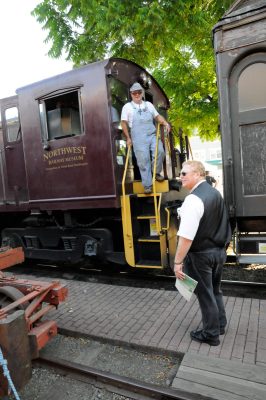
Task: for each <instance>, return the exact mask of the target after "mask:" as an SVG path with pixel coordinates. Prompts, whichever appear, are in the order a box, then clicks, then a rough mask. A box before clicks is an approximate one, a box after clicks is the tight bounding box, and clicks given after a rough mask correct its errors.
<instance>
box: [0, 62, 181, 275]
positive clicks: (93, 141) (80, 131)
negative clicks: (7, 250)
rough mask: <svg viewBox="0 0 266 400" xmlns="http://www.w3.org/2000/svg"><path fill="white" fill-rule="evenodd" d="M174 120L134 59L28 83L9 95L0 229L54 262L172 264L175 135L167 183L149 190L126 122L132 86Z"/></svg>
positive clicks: (0, 166)
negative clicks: (139, 87) (124, 113)
mask: <svg viewBox="0 0 266 400" xmlns="http://www.w3.org/2000/svg"><path fill="white" fill-rule="evenodd" d="M133 82H139V83H140V84H141V85H142V86H143V88H144V89H145V99H146V100H147V101H150V102H152V103H153V104H154V106H155V107H156V108H157V110H158V111H159V113H160V114H162V115H163V116H164V117H166V118H167V110H168V108H169V100H168V98H167V96H166V94H165V93H164V91H163V90H162V88H161V87H160V86H159V84H158V83H157V82H156V80H155V79H154V78H153V77H152V76H151V75H150V74H149V73H148V72H147V71H146V70H145V69H143V68H142V67H141V66H139V65H137V64H136V63H134V62H131V61H128V60H125V59H121V58H110V59H107V60H104V61H99V62H95V63H92V64H89V65H86V66H83V67H81V68H77V69H73V70H71V71H69V72H66V73H63V74H60V75H58V76H55V77H51V78H48V79H45V80H42V81H40V82H37V83H34V84H31V85H28V86H25V87H22V88H20V89H18V90H17V91H16V93H17V95H16V96H12V97H9V98H5V99H2V100H0V107H1V124H0V126H1V131H0V140H1V162H0V228H1V235H2V245H4V246H12V247H17V246H21V247H22V248H23V250H24V253H25V257H26V259H34V260H47V261H52V262H58V261H60V262H62V261H63V262H68V263H77V262H81V261H84V260H89V261H90V262H94V261H101V262H103V263H105V262H106V263H108V262H112V263H116V264H120V265H122V264H127V265H129V266H131V267H134V268H137V267H139V268H151V269H165V268H169V267H171V266H172V263H173V257H174V253H175V249H176V241H177V239H176V233H177V225H178V222H177V218H176V207H177V206H178V205H179V203H180V202H181V201H182V199H183V198H184V195H185V194H184V192H183V190H182V189H179V185H178V180H177V179H176V176H177V172H178V171H177V170H178V164H179V161H180V160H179V158H178V157H177V152H176V150H175V148H174V140H173V133H171V132H170V134H167V133H166V132H164V131H163V127H161V126H160V125H159V126H158V127H157V138H158V137H159V136H161V138H162V141H163V144H164V147H165V152H166V158H165V162H164V167H163V169H164V171H163V173H164V176H165V180H164V181H163V182H155V180H154V181H153V193H152V194H150V195H145V194H144V188H143V186H142V184H141V181H140V179H139V174H138V169H137V166H136V162H135V158H134V152H133V151H132V149H130V148H129V149H127V146H126V142H125V138H124V137H123V134H122V130H121V127H120V114H121V109H122V107H123V105H124V104H125V103H126V102H128V101H129V99H130V93H129V88H130V86H131V85H132V83H133Z"/></svg>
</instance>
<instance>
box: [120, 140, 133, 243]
mask: <svg viewBox="0 0 266 400" xmlns="http://www.w3.org/2000/svg"><path fill="white" fill-rule="evenodd" d="M130 152H131V144H130V145H129V146H128V147H127V156H126V162H125V168H124V173H123V179H122V196H123V208H124V221H125V234H126V235H127V236H129V234H128V221H127V213H126V189H125V182H126V176H127V167H128V161H129V155H130Z"/></svg>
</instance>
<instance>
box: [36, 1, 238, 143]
mask: <svg viewBox="0 0 266 400" xmlns="http://www.w3.org/2000/svg"><path fill="white" fill-rule="evenodd" d="M232 3H233V0H130V1H122V0H108V1H106V0H44V1H42V2H41V3H40V4H39V5H38V6H37V7H36V8H35V9H34V10H33V15H34V16H35V17H36V18H37V20H38V22H40V23H41V24H42V25H43V28H44V29H46V30H47V31H48V36H47V39H46V41H48V42H49V41H50V42H51V48H50V51H49V55H50V56H52V57H54V58H57V57H59V56H61V55H62V52H63V51H64V52H66V54H67V59H68V60H72V61H73V63H74V65H75V66H80V65H83V64H87V63H89V62H93V61H96V60H100V59H104V58H106V57H109V56H115V57H123V58H127V59H130V60H132V61H135V62H136V63H138V64H140V65H142V66H143V67H145V68H146V69H147V70H148V71H149V72H150V73H152V75H153V76H154V77H155V78H156V79H157V81H158V82H159V84H160V85H161V86H162V87H163V88H164V89H165V91H166V93H167V95H168V97H169V98H170V102H171V110H170V112H169V116H170V120H171V122H172V123H173V124H174V125H175V126H176V127H178V126H182V127H183V129H184V131H185V132H186V133H190V132H192V130H193V129H195V128H197V129H198V131H199V134H200V136H201V137H202V138H205V139H212V138H215V137H217V135H218V101H217V87H216V78H215V65H214V62H215V61H214V52H213V48H212V28H213V26H214V25H215V23H217V21H218V20H219V18H220V17H221V16H222V15H223V14H224V12H225V10H226V9H227V8H228V7H229V6H230V5H231V4H232Z"/></svg>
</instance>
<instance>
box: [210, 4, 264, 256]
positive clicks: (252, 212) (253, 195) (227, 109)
mask: <svg viewBox="0 0 266 400" xmlns="http://www.w3.org/2000/svg"><path fill="white" fill-rule="evenodd" d="M265 13H266V5H265V1H261V0H252V1H251V0H246V1H237V2H235V3H234V4H233V5H232V7H231V8H230V9H229V10H228V12H227V13H226V14H225V15H224V17H223V18H222V19H221V21H219V23H218V24H217V25H216V26H215V28H214V47H215V53H216V64H217V78H218V88H219V98H220V121H221V137H222V150H223V165H224V189H225V190H224V191H225V201H226V204H227V207H228V209H229V212H230V218H231V222H232V225H233V227H234V228H235V234H234V247H235V253H236V256H237V259H238V261H239V262H240V263H243V264H249V263H262V264H265V262H266V207H265V204H266V182H265V172H266V171H265V166H266V157H265V155H266V117H265V115H266V114H265V113H266V97H265V76H266V34H265V27H266V16H265V15H266V14H265Z"/></svg>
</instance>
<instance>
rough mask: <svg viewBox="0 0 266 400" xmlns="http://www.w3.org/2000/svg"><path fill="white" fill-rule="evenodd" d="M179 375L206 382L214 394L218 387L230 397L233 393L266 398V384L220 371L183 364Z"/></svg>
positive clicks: (182, 377)
mask: <svg viewBox="0 0 266 400" xmlns="http://www.w3.org/2000/svg"><path fill="white" fill-rule="evenodd" d="M177 377H178V378H179V379H184V380H187V381H188V380H189V381H191V383H192V382H193V383H197V384H204V385H205V386H206V387H209V388H210V389H209V390H210V391H213V393H214V394H215V390H216V389H218V390H221V391H224V392H226V393H227V398H228V399H231V396H232V394H235V395H240V396H242V397H243V398H247V399H252V400H265V397H266V385H263V384H260V383H255V382H251V381H246V380H245V379H240V378H234V377H231V376H230V375H223V374H221V373H219V372H218V373H214V372H210V371H204V370H202V369H197V368H191V367H185V366H182V365H181V366H180V368H179V370H178V373H177ZM214 398H216V397H214Z"/></svg>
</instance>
